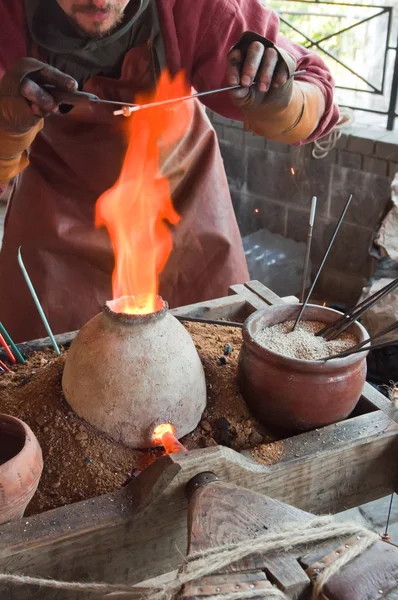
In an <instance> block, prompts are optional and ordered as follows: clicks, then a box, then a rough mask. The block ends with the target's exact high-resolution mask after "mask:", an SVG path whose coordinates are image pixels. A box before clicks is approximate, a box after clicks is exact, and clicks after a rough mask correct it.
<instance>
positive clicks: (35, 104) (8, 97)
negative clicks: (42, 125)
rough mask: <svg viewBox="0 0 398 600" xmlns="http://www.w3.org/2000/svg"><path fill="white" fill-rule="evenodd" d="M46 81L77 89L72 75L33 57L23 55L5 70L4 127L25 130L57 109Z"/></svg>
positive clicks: (0, 92)
mask: <svg viewBox="0 0 398 600" xmlns="http://www.w3.org/2000/svg"><path fill="white" fill-rule="evenodd" d="M44 84H50V85H53V86H55V87H56V88H58V89H61V90H65V91H74V90H76V89H77V82H76V81H75V80H74V79H73V78H72V77H70V76H69V75H65V73H62V72H61V71H58V69H55V68H54V67H51V66H49V65H47V64H45V63H42V62H40V61H38V60H36V59H33V58H22V59H21V60H19V61H18V62H17V63H16V64H15V65H14V66H13V67H12V68H11V69H10V70H9V71H7V72H6V73H5V75H4V77H3V79H2V81H1V83H0V128H1V129H5V130H8V131H11V132H14V133H23V132H25V131H27V130H28V129H30V128H31V127H34V126H35V125H36V124H37V123H38V122H39V120H40V119H41V118H42V117H45V116H48V115H49V114H51V113H52V112H56V111H57V110H58V104H57V102H56V101H55V100H54V98H53V97H52V96H51V94H50V93H49V92H47V91H46V90H45V89H43V87H42V86H43V85H44Z"/></svg>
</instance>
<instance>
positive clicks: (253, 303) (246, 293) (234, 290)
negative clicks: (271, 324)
mask: <svg viewBox="0 0 398 600" xmlns="http://www.w3.org/2000/svg"><path fill="white" fill-rule="evenodd" d="M228 293H229V295H230V296H233V295H235V294H237V295H239V296H240V297H243V298H245V299H246V302H247V303H248V305H249V306H250V307H251V309H252V311H254V310H262V309H264V308H266V307H267V306H268V304H267V303H266V302H264V301H263V300H261V299H260V298H259V297H258V296H257V295H256V294H254V293H253V292H252V291H250V290H249V289H248V288H247V287H245V286H244V285H241V284H237V285H231V287H230V288H229V292H228Z"/></svg>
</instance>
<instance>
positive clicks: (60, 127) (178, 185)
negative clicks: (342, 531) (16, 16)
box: [0, 2, 248, 342]
mask: <svg viewBox="0 0 398 600" xmlns="http://www.w3.org/2000/svg"><path fill="white" fill-rule="evenodd" d="M151 5H152V9H151V27H150V30H151V33H150V34H149V36H148V40H147V42H146V43H144V44H143V45H140V46H139V47H134V48H132V49H130V50H129V51H128V52H127V53H126V55H125V58H124V62H123V66H122V71H121V76H120V78H119V79H110V78H106V77H101V76H95V77H92V78H90V79H89V80H88V81H87V82H86V83H85V85H84V90H85V91H88V92H92V93H95V94H97V95H98V96H99V97H101V98H107V99H112V100H117V101H122V102H132V101H134V100H133V98H134V94H135V93H137V92H138V91H142V90H147V89H152V88H153V87H154V85H155V84H156V80H157V77H158V75H159V73H160V70H161V69H163V68H165V67H166V64H165V62H166V61H165V53H164V48H163V41H162V36H161V32H160V26H159V23H158V17H157V10H156V3H155V2H152V3H151ZM32 55H35V52H34V51H32ZM193 102H194V106H193V110H192V118H191V122H190V125H189V127H188V129H187V131H186V132H185V135H184V136H183V138H182V139H180V140H179V143H178V147H175V148H174V150H171V153H169V155H168V156H167V157H162V160H161V162H162V164H161V165H160V170H161V172H162V173H163V174H165V175H166V176H167V177H168V178H169V181H170V185H171V191H172V198H173V203H174V206H175V208H176V210H177V212H178V213H179V215H180V216H181V221H180V223H179V224H178V226H177V227H176V228H175V231H174V232H173V244H174V245H173V251H172V254H171V256H170V258H169V260H168V263H167V265H166V267H165V268H164V270H163V272H162V273H161V276H160V295H161V296H162V297H163V298H164V299H165V300H167V302H168V303H169V305H170V306H171V307H177V306H184V305H186V304H191V303H195V302H200V301H204V300H209V299H212V298H217V297H221V296H225V295H227V292H228V286H230V285H231V284H235V283H242V282H244V281H245V280H247V279H248V272H247V267H246V261H245V257H244V253H243V248H242V242H241V237H240V234H239V230H238V226H237V223H236V219H235V216H234V212H233V207H232V203H231V198H230V194H229V189H228V184H227V180H226V176H225V172H224V168H223V162H222V159H221V155H220V151H219V147H218V143H217V138H216V135H215V132H214V130H213V129H212V127H211V124H210V122H209V120H208V118H207V116H206V113H205V110H204V108H203V106H202V105H201V104H200V103H199V102H198V101H193ZM126 121H127V119H125V118H124V117H114V116H113V114H112V108H109V107H108V106H104V105H96V104H94V103H92V104H90V105H88V106H84V107H83V106H79V107H74V108H73V109H72V110H71V111H70V112H68V113H67V114H65V115H52V116H50V117H48V118H46V120H45V126H44V128H43V130H42V131H41V132H40V133H39V134H38V136H37V138H36V140H35V142H34V143H33V145H32V148H31V152H30V165H29V166H28V167H27V168H26V169H25V171H24V172H23V173H21V174H20V175H19V176H18V178H17V180H16V183H15V186H14V190H13V193H12V196H11V199H10V202H9V206H8V211H7V217H6V227H5V236H4V241H3V247H2V250H1V252H0V286H1V292H0V320H1V321H2V322H3V323H4V325H5V327H6V328H7V329H8V330H9V333H10V335H11V336H12V337H13V338H14V339H15V341H17V342H21V341H27V340H32V339H36V338H40V337H43V336H45V335H46V334H45V330H44V327H43V325H42V323H41V321H40V318H39V315H38V313H37V311H36V308H35V306H34V304H33V301H32V298H31V296H30V294H29V291H28V288H27V286H26V284H25V282H24V279H23V277H22V274H21V272H20V268H19V266H18V263H17V251H18V247H19V246H21V247H22V256H23V259H24V263H25V266H26V268H27V270H28V273H29V275H30V277H31V279H32V282H33V285H34V287H35V289H36V292H37V294H38V297H39V299H40V302H41V304H42V306H43V309H44V312H45V313H46V315H47V318H48V320H49V322H50V325H51V327H52V329H53V331H54V333H65V332H68V331H74V330H76V329H79V328H80V327H81V326H83V325H84V324H85V323H86V322H87V321H88V320H89V319H91V318H92V317H93V316H94V315H96V314H97V313H98V312H99V311H100V310H101V308H102V306H103V305H104V303H105V301H106V300H109V299H110V298H111V297H112V292H111V276H112V271H113V267H114V259H113V251H112V247H111V244H110V240H109V237H108V234H107V232H106V230H105V229H104V228H101V229H96V228H95V226H94V212H95V204H96V202H97V200H98V198H99V197H100V196H101V194H102V193H103V192H104V191H105V190H107V189H109V188H110V187H111V186H112V185H113V184H114V183H115V181H116V180H117V178H118V176H119V174H120V169H121V165H122V163H123V159H124V155H125V151H126V147H127V145H126V134H125V127H126Z"/></svg>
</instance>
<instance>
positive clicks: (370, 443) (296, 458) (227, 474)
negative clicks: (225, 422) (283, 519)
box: [0, 411, 398, 600]
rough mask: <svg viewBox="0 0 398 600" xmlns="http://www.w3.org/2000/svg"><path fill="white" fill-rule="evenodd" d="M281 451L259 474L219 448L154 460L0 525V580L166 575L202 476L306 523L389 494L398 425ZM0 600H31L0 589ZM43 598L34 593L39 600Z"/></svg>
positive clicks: (371, 426) (386, 421) (64, 599)
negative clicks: (188, 490)
mask: <svg viewBox="0 0 398 600" xmlns="http://www.w3.org/2000/svg"><path fill="white" fill-rule="evenodd" d="M279 443H281V442H279ZM281 444H283V445H282V449H283V455H282V457H281V459H280V461H279V462H278V463H277V464H274V465H271V466H269V467H263V466H262V465H260V464H258V463H256V462H254V461H250V460H248V459H247V458H245V457H244V456H242V455H241V454H238V453H236V452H234V451H233V450H230V449H228V448H224V447H216V448H214V449H213V448H208V449H204V450H196V451H192V452H188V453H187V454H173V455H170V456H163V457H162V458H160V459H158V460H157V461H156V462H155V463H154V464H153V465H152V466H151V467H149V468H148V469H146V470H145V471H144V472H143V473H142V474H141V475H140V476H139V477H138V478H137V480H136V481H134V482H132V483H131V484H130V485H129V486H127V487H126V488H124V489H123V490H122V491H121V492H117V493H115V494H109V495H106V496H102V497H101V498H96V499H93V500H88V501H85V502H80V503H78V504H75V505H71V506H66V507H63V508H60V509H56V510H54V511H50V512H47V513H44V514H42V515H38V516H36V517H29V519H22V520H20V521H15V522H13V523H10V524H8V525H4V526H2V527H0V572H1V571H4V570H7V571H9V572H16V573H24V574H28V575H36V576H44V577H53V578H59V579H63V580H69V581H72V580H82V581H84V580H87V578H94V579H95V580H97V581H101V580H102V581H107V582H119V583H120V582H126V581H130V582H132V583H137V582H139V581H144V580H145V579H148V578H150V577H155V576H157V575H160V574H162V573H167V572H169V571H171V570H172V569H175V568H177V567H178V566H179V565H180V563H181V560H182V555H184V554H185V552H186V548H187V526H186V508H187V502H186V499H185V486H186V483H187V482H188V481H189V480H190V479H191V478H192V477H193V476H194V475H197V474H198V473H200V472H203V471H213V472H215V473H216V474H217V475H218V476H219V477H220V478H221V479H222V480H223V481H225V482H228V483H235V484H237V485H239V486H241V487H244V488H247V489H251V490H253V491H257V492H259V493H262V494H266V495H268V496H270V497H272V498H274V499H278V500H282V501H283V502H286V503H288V504H291V505H292V506H295V507H297V508H300V509H302V510H306V511H308V512H313V513H315V514H319V513H323V512H328V513H329V512H339V511H342V510H344V509H348V508H351V507H353V506H358V505H360V504H363V503H365V502H369V501H371V500H376V499H377V498H380V497H383V496H386V495H387V494H389V493H391V492H392V491H394V490H395V484H396V479H397V471H398V463H397V460H396V456H397V450H398V424H396V423H395V422H394V421H391V419H390V418H389V417H388V416H387V415H385V414H384V413H383V412H382V411H377V412H374V413H370V414H367V415H362V416H360V417H356V418H354V419H348V420H347V421H343V422H341V423H338V424H336V425H331V426H329V427H325V428H323V429H320V430H318V431H314V432H309V433H304V434H302V435H300V436H296V437H295V438H289V439H288V440H285V442H283V443H281ZM0 597H5V598H7V600H25V599H28V598H31V597H32V595H31V590H25V589H22V588H21V587H18V588H17V587H15V588H10V587H7V589H6V590H5V589H4V588H1V587H0ZM53 597H54V596H53V593H50V592H47V591H46V590H44V589H43V590H41V591H40V600H50V599H51V598H53ZM57 598H58V596H57ZM59 598H60V600H72V599H73V598H74V596H73V595H68V594H62V595H61V594H60V595H59Z"/></svg>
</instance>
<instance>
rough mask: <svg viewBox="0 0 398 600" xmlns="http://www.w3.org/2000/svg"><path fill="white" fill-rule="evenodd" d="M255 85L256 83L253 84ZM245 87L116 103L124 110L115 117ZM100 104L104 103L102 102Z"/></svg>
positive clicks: (300, 72)
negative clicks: (137, 102) (141, 102)
mask: <svg viewBox="0 0 398 600" xmlns="http://www.w3.org/2000/svg"><path fill="white" fill-rule="evenodd" d="M305 72H306V69H302V70H301V71H295V72H294V73H292V75H291V77H295V76H296V75H302V74H303V73H305ZM252 85H255V82H254V83H253V84H252ZM242 87H245V86H242V85H240V84H239V85H232V86H228V87H223V88H218V89H216V90H209V91H207V92H197V93H196V94H189V95H187V96H181V98H171V99H170V100H162V101H160V102H151V103H149V104H126V103H122V102H114V103H113V104H123V108H122V109H120V110H115V111H114V112H113V114H114V115H115V116H119V115H123V116H124V117H130V116H131V115H132V113H133V112H137V111H138V110H144V109H147V108H154V107H155V106H164V105H166V104H173V103H174V102H182V101H183V100H192V99H193V98H201V97H202V96H210V95H211V94H218V93H220V92H229V91H231V90H237V89H239V88H242ZM100 102H103V100H102V101H100Z"/></svg>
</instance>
